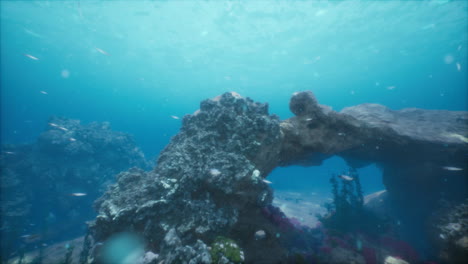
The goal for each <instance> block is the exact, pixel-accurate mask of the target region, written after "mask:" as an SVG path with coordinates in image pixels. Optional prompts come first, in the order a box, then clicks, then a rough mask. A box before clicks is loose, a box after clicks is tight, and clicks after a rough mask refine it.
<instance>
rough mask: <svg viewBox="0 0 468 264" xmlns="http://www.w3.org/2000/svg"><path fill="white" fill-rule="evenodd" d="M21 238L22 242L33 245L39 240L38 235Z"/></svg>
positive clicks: (39, 236)
mask: <svg viewBox="0 0 468 264" xmlns="http://www.w3.org/2000/svg"><path fill="white" fill-rule="evenodd" d="M21 238H22V239H23V240H24V242H26V243H28V244H29V243H34V242H37V241H39V240H41V238H42V237H41V235H39V234H32V235H29V234H28V235H23V236H21Z"/></svg>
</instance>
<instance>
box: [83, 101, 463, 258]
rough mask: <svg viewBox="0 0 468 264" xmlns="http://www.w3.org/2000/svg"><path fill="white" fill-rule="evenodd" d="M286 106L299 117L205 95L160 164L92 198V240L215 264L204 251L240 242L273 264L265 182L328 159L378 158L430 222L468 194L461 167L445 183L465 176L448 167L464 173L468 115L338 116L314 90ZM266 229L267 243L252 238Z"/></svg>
mask: <svg viewBox="0 0 468 264" xmlns="http://www.w3.org/2000/svg"><path fill="white" fill-rule="evenodd" d="M290 109H291V111H292V112H293V113H294V114H295V115H296V116H295V117H292V118H290V119H287V120H285V121H282V122H280V120H279V119H278V117H276V116H274V115H269V114H268V110H267V105H266V104H260V103H255V102H253V101H252V100H250V99H248V98H243V97H241V96H239V95H238V94H235V93H226V94H223V95H221V96H218V97H216V98H213V99H210V100H205V101H203V102H202V103H201V107H200V110H198V111H196V112H195V113H194V114H193V115H187V116H185V117H184V119H183V125H182V128H181V131H180V132H179V133H178V134H177V135H176V136H175V137H174V138H172V140H171V143H170V144H169V145H168V146H167V147H166V148H165V149H164V150H163V152H162V153H161V154H160V156H159V159H158V161H157V166H156V167H155V169H154V170H153V171H151V172H144V171H141V170H135V169H134V170H130V171H128V172H124V173H122V174H120V176H119V181H118V183H117V184H115V185H113V186H112V187H111V188H110V189H109V191H108V192H107V193H106V194H105V195H104V196H103V197H102V198H101V199H99V200H98V201H97V202H96V208H97V210H98V211H99V216H98V217H97V219H96V221H95V222H94V223H93V224H92V225H91V233H92V235H93V237H94V239H95V240H96V241H97V242H102V241H105V240H106V239H107V238H109V237H110V236H111V235H112V234H115V233H117V232H122V231H133V232H136V233H139V234H141V235H142V236H144V237H145V239H146V241H148V243H149V244H148V248H147V249H148V250H151V251H154V252H158V253H160V256H159V259H158V261H159V260H165V261H166V263H172V262H175V261H181V262H182V263H185V262H184V261H186V262H187V263H189V260H191V259H196V261H195V262H194V263H209V262H210V258H209V256H208V255H209V252H208V249H207V246H208V245H210V244H211V243H212V242H213V241H214V239H215V237H216V236H219V235H222V236H226V237H229V238H232V239H234V240H235V241H236V243H238V246H240V247H241V248H242V250H243V253H244V254H245V258H246V261H247V262H248V263H277V262H278V261H282V260H284V259H285V258H286V255H287V252H286V249H285V248H284V247H282V246H281V244H282V240H283V238H282V237H278V236H276V235H275V234H277V233H280V230H279V228H278V226H277V225H274V224H273V223H272V222H271V221H270V220H268V219H267V217H266V216H265V215H264V214H262V210H264V209H265V208H267V207H268V205H270V204H271V200H272V191H271V189H270V188H269V187H268V186H267V184H266V183H265V182H263V181H262V179H263V178H264V177H266V176H267V174H268V173H269V172H270V171H271V170H272V169H274V168H275V167H276V166H287V165H291V164H301V165H307V166H310V165H319V164H321V162H322V161H323V160H324V159H326V158H328V157H330V156H332V155H339V156H342V157H343V158H344V159H345V160H346V161H347V162H348V163H349V164H350V165H351V166H355V167H359V166H363V165H365V164H368V163H374V162H375V163H378V164H379V165H380V166H381V167H382V168H383V172H384V182H385V184H386V186H387V188H388V194H387V196H388V199H389V200H390V201H391V202H392V203H393V205H394V206H395V207H397V208H399V211H400V213H402V215H405V214H406V215H407V216H411V217H412V218H411V219H417V220H418V219H420V220H423V219H424V217H425V216H427V214H428V213H429V212H430V210H431V209H432V208H433V207H434V205H435V201H437V200H438V199H440V198H441V196H444V198H448V199H451V200H454V201H456V200H460V199H461V198H462V197H466V190H465V186H466V176H464V174H463V175H458V176H457V177H455V179H451V180H450V182H449V183H447V184H446V185H442V184H441V181H443V178H444V177H445V176H446V173H458V174H460V171H458V172H457V171H447V170H444V169H443V167H444V166H453V167H460V168H462V169H464V170H466V169H467V168H466V166H467V163H466V157H467V156H466V155H467V154H468V149H467V144H466V142H464V140H466V138H464V136H467V131H468V124H467V120H468V114H467V113H466V112H449V111H434V110H420V109H404V110H400V111H392V110H389V109H388V108H386V107H383V106H379V105H373V104H365V105H359V106H355V107H350V108H346V109H344V110H343V111H341V112H335V111H332V110H331V109H330V108H329V107H326V106H321V105H319V104H318V103H317V100H316V99H315V97H314V96H313V94H312V93H311V92H300V93H295V94H294V95H293V97H292V98H291V102H290ZM461 172H464V171H461ZM448 190H451V192H450V194H449V193H448ZM413 206H417V208H418V210H413V211H411V210H410V209H411V208H410V207H413ZM408 219H409V218H408ZM416 222H417V221H416ZM413 224H416V223H413ZM258 230H264V231H265V233H266V236H265V239H263V240H261V241H255V240H254V234H255V232H256V231H258ZM96 250H97V249H96ZM96 252H97V251H96ZM95 255H98V254H95ZM190 263H191V262H190Z"/></svg>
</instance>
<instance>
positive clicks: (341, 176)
mask: <svg viewBox="0 0 468 264" xmlns="http://www.w3.org/2000/svg"><path fill="white" fill-rule="evenodd" d="M338 177H340V178H341V179H343V180H345V181H352V180H354V178H353V177H350V176H348V175H344V174H342V175H340V176H338Z"/></svg>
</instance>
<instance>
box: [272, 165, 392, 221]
mask: <svg viewBox="0 0 468 264" xmlns="http://www.w3.org/2000/svg"><path fill="white" fill-rule="evenodd" d="M349 169H350V167H349V166H348V164H347V163H346V161H345V160H344V159H342V158H341V157H339V156H333V157H331V158H329V159H327V160H325V161H324V162H323V163H322V164H321V165H320V166H312V167H304V166H288V167H278V168H276V169H274V170H273V171H272V172H271V173H270V174H269V175H268V176H267V181H268V182H269V183H271V184H270V186H271V188H272V189H273V192H274V193H273V197H274V198H273V205H274V206H276V207H278V208H279V209H280V210H281V211H282V212H283V213H284V214H285V215H286V216H287V217H289V218H293V219H296V220H297V221H299V222H300V223H301V224H303V225H305V226H308V227H315V226H317V224H318V222H319V221H318V219H317V215H323V214H325V213H326V208H325V205H326V204H327V203H330V202H332V201H333V195H332V186H331V184H330V178H331V177H332V175H340V174H346V173H347V172H348V171H349ZM356 170H357V173H358V174H359V176H360V177H359V178H360V183H361V185H362V190H363V194H364V196H366V197H372V195H375V194H376V193H378V192H381V191H384V190H385V186H384V184H383V180H382V171H381V169H380V168H379V167H378V166H377V165H376V164H375V163H372V164H369V165H367V166H364V167H361V168H358V169H356Z"/></svg>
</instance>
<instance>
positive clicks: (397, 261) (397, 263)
mask: <svg viewBox="0 0 468 264" xmlns="http://www.w3.org/2000/svg"><path fill="white" fill-rule="evenodd" d="M384 264H409V263H408V262H406V261H404V260H402V259H401V258H397V257H392V256H387V257H386V258H385V260H384Z"/></svg>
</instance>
